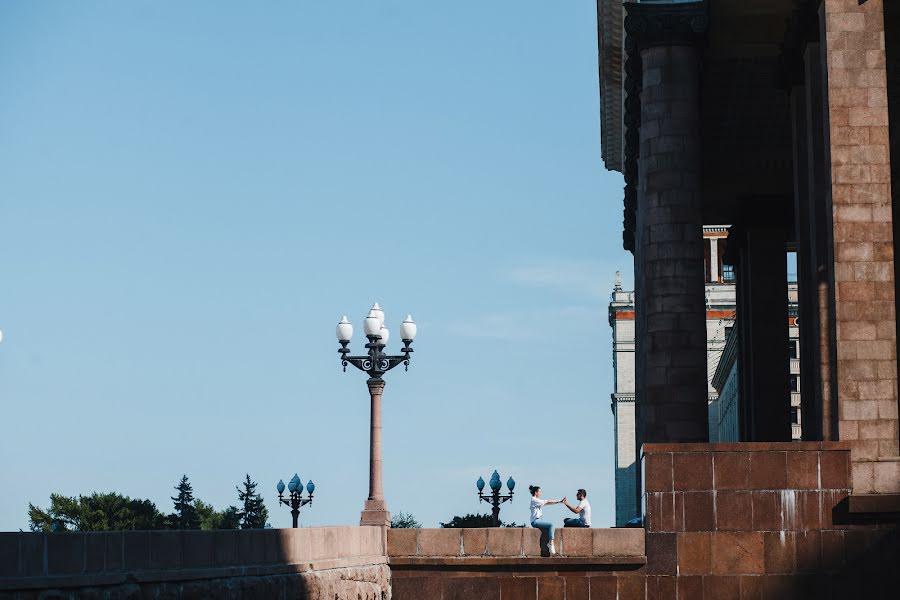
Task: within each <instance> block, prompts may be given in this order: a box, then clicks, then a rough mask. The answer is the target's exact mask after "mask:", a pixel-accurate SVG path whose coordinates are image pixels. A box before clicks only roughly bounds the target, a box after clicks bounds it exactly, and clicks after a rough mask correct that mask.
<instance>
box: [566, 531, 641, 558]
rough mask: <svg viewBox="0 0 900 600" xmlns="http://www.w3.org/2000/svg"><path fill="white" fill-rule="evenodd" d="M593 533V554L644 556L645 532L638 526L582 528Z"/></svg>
mask: <svg viewBox="0 0 900 600" xmlns="http://www.w3.org/2000/svg"><path fill="white" fill-rule="evenodd" d="M582 531H590V532H591V533H592V535H593V547H592V550H591V553H592V554H593V555H594V556H644V552H645V547H644V544H645V532H644V530H643V529H641V528H638V527H634V528H631V527H617V528H613V529H584V530H582Z"/></svg>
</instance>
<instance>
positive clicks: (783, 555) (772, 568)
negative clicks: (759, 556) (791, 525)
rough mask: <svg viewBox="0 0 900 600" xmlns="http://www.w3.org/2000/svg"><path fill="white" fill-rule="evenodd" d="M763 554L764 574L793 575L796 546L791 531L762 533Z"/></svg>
mask: <svg viewBox="0 0 900 600" xmlns="http://www.w3.org/2000/svg"><path fill="white" fill-rule="evenodd" d="M763 554H764V559H763V560H764V565H765V572H766V573H773V574H778V573H793V572H794V569H795V565H794V556H795V554H796V546H795V543H794V532H793V531H767V532H765V533H763Z"/></svg>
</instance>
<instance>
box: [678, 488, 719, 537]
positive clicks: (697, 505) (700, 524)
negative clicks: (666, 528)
mask: <svg viewBox="0 0 900 600" xmlns="http://www.w3.org/2000/svg"><path fill="white" fill-rule="evenodd" d="M679 499H680V500H681V514H682V515H684V523H683V524H682V527H681V528H678V527H677V525H678V523H677V517H678V508H679V506H678V505H679ZM675 515H676V529H678V530H679V531H712V530H713V529H715V526H716V520H715V506H714V504H713V492H711V491H710V492H684V493H683V494H678V495H676V497H675Z"/></svg>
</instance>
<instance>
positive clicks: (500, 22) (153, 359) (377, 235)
mask: <svg viewBox="0 0 900 600" xmlns="http://www.w3.org/2000/svg"><path fill="white" fill-rule="evenodd" d="M595 10H596V9H595V3H594V2H592V1H586V0H585V1H580V2H553V3H549V2H543V1H536V0H535V1H531V2H523V1H516V2H513V1H494V2H475V1H464V2H450V3H447V2H445V3H436V2H427V3H426V2H418V1H408V2H401V1H392V0H385V1H379V2H366V1H358V2H351V1H344V0H340V1H338V0H335V1H333V2H331V1H329V2H310V1H302V2H301V1H295V2H271V3H264V4H261V3H246V2H218V1H217V2H212V1H210V2H201V1H193V2H150V1H146V2H137V1H136V2H112V1H109V2H77V3H76V2H40V3H38V2H25V1H21V2H16V1H7V2H3V3H2V4H0V81H2V85H0V132H2V135H0V256H2V260H0V329H2V330H3V333H4V338H3V342H2V344H0V402H2V408H3V420H2V428H3V433H2V436H0V456H2V460H0V483H2V486H3V489H4V493H3V494H2V495H0V530H16V529H19V528H27V516H26V512H27V506H28V502H33V503H36V504H41V505H46V504H47V503H48V498H49V495H50V493H51V492H60V493H63V494H69V495H77V494H79V493H83V494H87V493H90V492H92V491H95V490H97V491H118V492H121V493H124V494H128V495H131V496H134V497H141V498H150V499H151V500H153V501H154V502H156V503H157V505H158V506H159V507H160V508H161V509H162V510H164V511H170V510H171V501H170V500H169V497H170V496H171V495H172V494H173V490H172V487H173V486H174V485H175V484H176V483H177V481H178V479H179V478H180V476H181V474H182V473H187V474H188V476H189V477H190V479H191V481H192V482H193V485H194V491H195V494H196V495H197V496H198V497H200V498H203V499H204V500H206V501H209V502H212V503H213V504H214V505H216V506H217V507H223V506H226V505H227V504H232V503H236V502H237V498H236V493H235V490H234V486H235V485H236V484H237V483H238V482H239V481H240V480H241V479H242V478H243V476H244V473H247V472H249V473H250V475H251V477H253V478H254V479H255V480H257V481H259V482H260V487H261V490H262V491H263V495H264V497H265V499H266V500H267V503H268V505H269V510H270V514H271V519H270V520H271V522H272V524H273V525H274V526H277V527H283V526H289V524H290V515H289V512H288V511H287V510H286V509H284V508H283V507H282V508H279V507H277V506H276V505H275V502H274V493H273V492H274V487H275V483H276V482H277V481H278V479H279V478H283V479H285V480H287V479H289V478H290V476H291V475H293V473H294V472H295V471H296V472H299V474H300V476H301V477H302V478H303V479H304V480H306V479H313V480H314V481H315V482H316V485H317V494H316V501H315V502H314V503H313V505H312V506H311V507H308V508H307V509H305V510H304V514H303V517H302V521H303V522H304V523H305V524H308V525H325V524H352V523H357V522H358V519H359V511H360V510H361V508H362V503H363V500H364V499H365V497H366V493H367V469H368V418H369V410H368V397H367V394H366V386H365V378H364V376H363V375H362V374H361V373H359V372H356V371H354V372H349V371H348V372H347V373H342V372H341V368H340V365H339V363H338V354H337V352H336V351H337V348H338V345H337V343H336V341H335V339H334V325H335V323H336V322H337V320H338V319H339V318H340V317H341V315H342V314H347V315H348V316H349V317H350V318H351V319H352V321H353V322H354V324H355V326H356V329H357V332H361V329H362V327H361V321H362V318H363V317H364V316H365V313H366V311H367V309H368V308H369V306H370V305H371V304H372V302H373V301H376V300H377V301H378V302H380V303H381V305H382V306H383V307H384V309H385V311H386V314H387V324H388V326H389V327H390V328H391V329H392V331H394V332H397V331H398V329H399V325H400V322H401V320H402V318H403V316H404V315H405V314H406V313H412V315H413V316H414V317H415V319H416V321H417V322H418V324H419V335H418V338H417V340H416V343H415V351H416V352H415V354H414V361H413V364H412V365H411V366H410V369H409V372H407V373H404V372H403V371H402V369H398V370H395V371H393V372H391V373H390V374H389V375H388V376H387V378H386V379H387V387H386V389H385V395H384V460H385V464H384V476H385V482H384V485H385V494H386V497H387V501H388V504H389V508H390V509H391V510H392V511H398V510H403V511H407V512H412V513H413V514H414V515H415V516H416V517H417V518H419V520H421V521H422V522H423V523H424V524H425V525H426V526H436V525H437V524H438V522H439V521H446V520H449V519H450V518H451V517H452V516H453V515H456V514H465V513H469V512H475V511H479V510H481V511H484V510H486V509H487V508H488V507H487V505H484V504H482V505H481V506H479V505H478V503H477V500H476V495H475V485H474V482H475V480H476V479H477V478H478V476H479V475H483V476H484V477H485V479H487V478H488V476H489V475H490V473H491V471H492V470H493V469H494V468H497V469H499V470H500V473H501V475H502V476H503V478H504V480H505V479H506V477H508V476H509V475H512V476H514V477H515V478H516V480H517V481H518V482H519V484H520V488H519V490H521V494H519V495H517V497H516V501H514V502H513V503H512V504H511V505H510V504H506V505H504V508H503V512H502V517H503V518H504V519H505V520H515V521H518V522H523V521H525V520H526V518H527V503H526V496H527V485H528V484H531V483H538V484H540V485H542V486H543V487H544V490H545V494H546V495H548V496H550V497H558V496H561V495H563V494H568V495H569V497H574V491H575V489H576V488H578V487H585V488H587V489H588V491H589V492H590V499H591V500H592V503H593V506H594V515H595V516H594V519H595V521H596V524H597V525H610V524H612V522H613V483H612V482H613V466H612V456H613V455H612V424H611V423H612V422H611V414H610V408H609V402H610V400H609V394H610V392H611V389H612V367H611V358H610V353H611V350H610V343H611V342H610V329H609V326H608V324H607V322H606V306H607V303H608V296H609V292H610V290H611V287H612V281H613V274H614V271H615V270H616V269H617V268H620V269H622V270H623V271H625V273H624V278H625V282H626V285H629V284H630V280H631V276H630V268H629V267H630V265H631V256H630V254H627V253H626V252H625V251H623V250H622V245H621V211H622V200H621V197H622V191H621V190H622V182H621V178H620V176H619V175H618V174H615V173H607V172H605V170H604V168H603V165H602V162H601V160H600V148H599V124H598V121H599V109H598V106H599V104H598V102H599V100H598V84H597V45H596V16H595ZM361 346H362V345H361V343H360V342H359V339H356V340H355V342H354V343H353V344H352V345H351V348H353V349H354V350H357V351H359V350H362V347H361ZM393 346H394V348H395V349H396V348H397V347H398V345H397V344H396V343H395V344H393ZM548 516H550V517H551V518H554V519H556V520H558V521H561V519H562V517H563V516H564V515H563V509H560V510H557V511H555V513H554V510H553V509H550V510H549V511H548Z"/></svg>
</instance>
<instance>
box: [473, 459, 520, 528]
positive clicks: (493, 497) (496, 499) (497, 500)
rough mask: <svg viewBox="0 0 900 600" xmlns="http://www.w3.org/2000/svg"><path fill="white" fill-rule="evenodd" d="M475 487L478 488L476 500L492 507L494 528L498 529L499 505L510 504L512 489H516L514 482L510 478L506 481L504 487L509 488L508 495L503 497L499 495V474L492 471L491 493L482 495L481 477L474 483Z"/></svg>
mask: <svg viewBox="0 0 900 600" xmlns="http://www.w3.org/2000/svg"><path fill="white" fill-rule="evenodd" d="M475 486H476V487H477V488H478V499H479V500H484V501H485V502H487V503H488V504H491V505H493V507H494V508H493V511H492V512H493V514H494V527H500V505H501V504H503V503H504V502H506V501H507V500H509V501H510V502H512V498H513V489H514V488H515V487H516V481H515V479H513V478H512V477H510V478H509V479H507V480H506V487H508V488H509V495H508V496H504V495H503V494H501V493H500V488H501V487H502V484H501V483H500V474H499V473H497V471H496V470H495V471H494V474H493V475H491V481H490V486H491V493H490V494H484V493H482V492H483V491H484V479H482V478H481V477H479V478H478V481H476V482H475Z"/></svg>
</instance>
